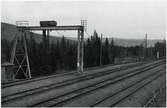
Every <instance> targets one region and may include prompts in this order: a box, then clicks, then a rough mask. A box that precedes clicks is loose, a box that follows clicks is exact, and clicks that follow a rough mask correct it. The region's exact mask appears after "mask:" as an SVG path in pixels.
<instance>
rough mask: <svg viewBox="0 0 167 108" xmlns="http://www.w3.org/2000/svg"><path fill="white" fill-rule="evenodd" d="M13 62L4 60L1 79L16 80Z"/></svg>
mask: <svg viewBox="0 0 167 108" xmlns="http://www.w3.org/2000/svg"><path fill="white" fill-rule="evenodd" d="M13 66H14V65H13V64H12V63H9V62H4V63H2V64H1V81H2V82H7V81H11V80H14V71H13Z"/></svg>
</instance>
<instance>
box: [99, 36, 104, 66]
mask: <svg viewBox="0 0 167 108" xmlns="http://www.w3.org/2000/svg"><path fill="white" fill-rule="evenodd" d="M102 40H103V35H102V34H101V39H100V41H101V44H100V66H101V65H102V44H103V42H102Z"/></svg>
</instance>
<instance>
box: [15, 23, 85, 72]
mask: <svg viewBox="0 0 167 108" xmlns="http://www.w3.org/2000/svg"><path fill="white" fill-rule="evenodd" d="M17 29H18V30H19V31H23V32H26V31H43V33H44V32H46V31H47V36H48V35H49V31H54V30H55V31H56V30H63V31H64V30H76V31H78V38H77V39H78V47H77V50H78V51H77V70H78V72H79V73H83V66H84V62H83V61H84V60H83V57H84V26H83V25H74V26H54V27H41V26H18V27H17ZM43 35H44V34H43Z"/></svg>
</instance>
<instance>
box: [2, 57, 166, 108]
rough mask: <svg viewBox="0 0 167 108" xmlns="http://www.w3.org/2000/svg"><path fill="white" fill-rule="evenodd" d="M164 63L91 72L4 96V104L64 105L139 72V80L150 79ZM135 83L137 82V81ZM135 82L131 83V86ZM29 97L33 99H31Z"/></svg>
mask: <svg viewBox="0 0 167 108" xmlns="http://www.w3.org/2000/svg"><path fill="white" fill-rule="evenodd" d="M162 64H164V62H163V60H161V61H158V62H153V63H147V64H144V65H141V64H140V65H141V66H140V65H138V66H137V65H136V67H134V66H132V67H133V68H132V67H131V66H128V67H129V68H127V67H126V68H125V67H124V68H122V69H116V70H114V71H113V70H106V71H104V72H100V73H95V74H89V75H87V76H86V75H85V76H78V79H77V80H76V81H75V80H73V81H72V82H71V83H64V85H63V83H62V84H61V85H59V86H56V85H58V84H55V86H56V87H53V88H52V87H50V86H48V87H44V88H45V89H43V90H40V89H38V90H39V91H38V90H37V91H36V92H34V90H31V91H28V92H27V91H24V92H22V93H19V92H18V93H16V94H12V95H8V96H6V97H5V96H4V98H2V106H43V107H45V106H62V105H65V104H66V103H68V101H72V100H75V99H78V98H79V97H80V96H81V97H82V96H84V95H86V94H88V93H91V92H94V91H96V90H99V89H102V88H104V87H107V86H109V85H112V84H115V83H117V82H120V81H122V80H125V79H129V78H133V77H134V76H137V75H139V74H141V75H144V76H145V77H144V76H143V77H141V78H140V79H138V81H140V80H144V78H145V79H149V78H150V77H151V76H155V75H157V74H156V73H159V72H158V71H161V70H162V69H163V67H161V65H162ZM130 67H131V68H130ZM158 67H161V68H158ZM156 68H157V69H156ZM149 70H152V71H151V73H150V72H149V74H148V72H147V71H149ZM153 70H154V71H153ZM146 72H147V74H148V75H147V76H146V75H145V74H144V73H146ZM161 74H162V73H161ZM91 75H92V76H91ZM157 76H158V75H157ZM148 77H149V78H148ZM82 78H83V79H82ZM79 79H80V80H79ZM150 79H151V78H150ZM67 82H70V81H67ZM76 84H78V85H79V86H76ZM133 84H134V85H135V84H137V82H136V83H133ZM133 84H131V86H132V85H133ZM70 88H71V89H70ZM20 94H21V95H20ZM33 97H34V98H33ZM35 97H36V98H35ZM37 97H38V98H37ZM44 97H45V98H44ZM29 99H31V100H30V101H29ZM96 104H97V102H96ZM67 105H68V104H67ZM89 106H92V105H89Z"/></svg>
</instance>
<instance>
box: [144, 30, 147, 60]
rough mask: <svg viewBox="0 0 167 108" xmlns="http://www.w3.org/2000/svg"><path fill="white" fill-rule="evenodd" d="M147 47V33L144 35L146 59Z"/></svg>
mask: <svg viewBox="0 0 167 108" xmlns="http://www.w3.org/2000/svg"><path fill="white" fill-rule="evenodd" d="M147 45H148V43H147V33H146V35H145V54H144V55H145V57H144V58H146V57H147Z"/></svg>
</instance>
